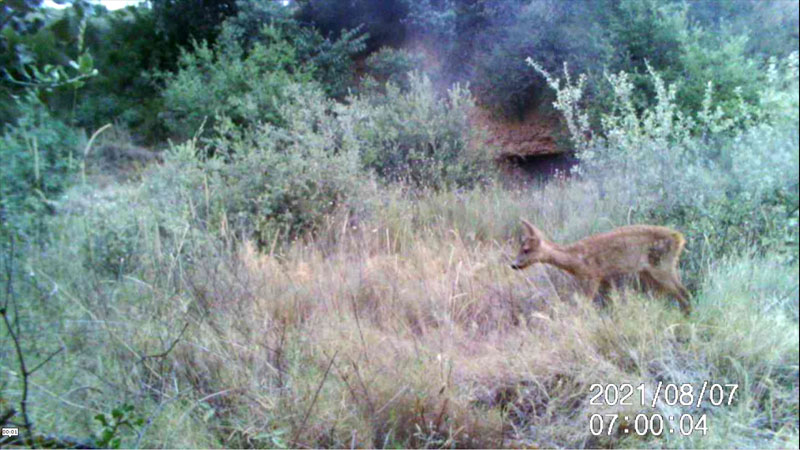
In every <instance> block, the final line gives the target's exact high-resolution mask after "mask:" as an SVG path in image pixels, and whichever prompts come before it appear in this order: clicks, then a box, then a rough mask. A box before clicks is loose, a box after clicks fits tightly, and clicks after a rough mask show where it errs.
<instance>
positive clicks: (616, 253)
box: [567, 225, 683, 277]
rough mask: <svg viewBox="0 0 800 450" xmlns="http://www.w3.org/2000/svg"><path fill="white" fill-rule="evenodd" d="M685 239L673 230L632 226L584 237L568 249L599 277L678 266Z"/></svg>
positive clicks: (650, 226)
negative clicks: (678, 258)
mask: <svg viewBox="0 0 800 450" xmlns="http://www.w3.org/2000/svg"><path fill="white" fill-rule="evenodd" d="M682 248H683V236H682V235H681V234H680V233H679V232H677V231H675V230H672V229H670V228H667V227H660V226H655V225H629V226H625V227H620V228H617V229H614V230H612V231H609V232H606V233H601V234H596V235H593V236H589V237H587V238H584V239H582V240H580V241H578V242H575V243H574V244H572V245H570V246H569V247H567V251H569V252H570V253H573V254H575V255H577V256H578V257H580V258H581V259H582V260H583V261H584V262H585V263H586V264H587V265H588V267H589V270H590V271H591V272H592V273H593V274H594V275H596V276H602V277H604V276H609V275H613V274H626V273H635V272H639V271H641V270H644V269H646V268H649V267H662V266H663V267H667V266H670V265H672V264H674V263H675V261H676V260H677V256H678V255H679V253H680V251H681V249H682Z"/></svg>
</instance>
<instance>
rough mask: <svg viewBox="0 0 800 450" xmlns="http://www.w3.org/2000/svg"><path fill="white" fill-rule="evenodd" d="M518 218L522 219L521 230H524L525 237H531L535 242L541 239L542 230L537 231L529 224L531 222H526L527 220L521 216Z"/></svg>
mask: <svg viewBox="0 0 800 450" xmlns="http://www.w3.org/2000/svg"><path fill="white" fill-rule="evenodd" d="M520 220H521V221H522V228H523V230H525V237H526V238H528V239H532V240H534V241H537V243H538V241H541V240H542V232H541V231H539V230H538V229H537V228H536V227H535V226H533V225H531V223H530V222H528V221H527V220H525V219H522V218H520Z"/></svg>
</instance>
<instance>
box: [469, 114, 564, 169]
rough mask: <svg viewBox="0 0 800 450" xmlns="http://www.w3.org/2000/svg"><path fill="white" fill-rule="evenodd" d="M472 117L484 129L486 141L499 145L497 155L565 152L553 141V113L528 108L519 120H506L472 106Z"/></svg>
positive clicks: (554, 125)
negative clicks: (542, 113)
mask: <svg viewBox="0 0 800 450" xmlns="http://www.w3.org/2000/svg"><path fill="white" fill-rule="evenodd" d="M471 120H472V123H473V126H477V127H479V128H481V129H483V130H484V131H485V132H486V136H485V138H486V143H487V144H488V145H489V146H490V147H494V148H497V149H498V154H497V156H498V157H499V158H502V159H513V158H528V157H531V156H547V155H560V154H562V153H564V150H563V149H561V148H559V147H558V145H556V139H555V130H556V129H557V127H558V120H557V119H556V118H555V117H547V116H543V115H541V114H537V113H536V112H530V113H528V114H526V115H525V119H523V120H522V121H519V122H516V121H505V120H498V119H496V118H494V117H492V114H491V113H490V112H489V111H486V110H484V109H481V108H475V109H474V110H473V112H472V115H471Z"/></svg>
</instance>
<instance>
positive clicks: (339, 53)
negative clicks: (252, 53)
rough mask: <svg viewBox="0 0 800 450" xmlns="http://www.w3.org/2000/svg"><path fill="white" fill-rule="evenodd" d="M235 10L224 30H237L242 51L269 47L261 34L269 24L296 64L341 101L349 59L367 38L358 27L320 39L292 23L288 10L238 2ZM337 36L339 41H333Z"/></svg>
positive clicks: (350, 77) (348, 83) (349, 76)
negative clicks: (290, 49) (289, 48)
mask: <svg viewBox="0 0 800 450" xmlns="http://www.w3.org/2000/svg"><path fill="white" fill-rule="evenodd" d="M237 6H238V9H239V11H238V14H237V15H236V16H235V17H232V18H230V19H228V21H227V22H226V27H231V28H233V29H236V30H237V39H238V40H239V42H241V43H242V45H243V47H244V49H245V50H246V51H249V50H250V49H251V48H252V46H253V44H254V43H256V42H261V43H263V44H267V45H268V44H269V41H268V40H266V41H265V39H264V35H263V34H262V33H261V29H262V28H263V27H264V26H265V25H267V24H269V25H270V26H271V27H274V28H277V29H280V31H281V33H282V35H283V36H285V38H286V40H287V41H289V42H290V43H291V45H292V46H293V47H294V48H295V49H296V52H297V59H298V61H300V62H301V63H302V64H303V65H305V66H307V67H308V69H309V70H310V71H311V72H312V73H313V76H314V79H315V80H317V81H318V82H319V83H320V84H321V85H322V87H323V89H324V90H325V92H326V93H327V94H328V95H329V96H331V97H336V98H341V97H344V96H345V95H346V94H347V90H348V89H349V88H351V87H353V85H354V82H355V77H354V70H353V56H355V55H356V54H359V53H361V52H363V51H364V49H365V48H366V40H367V38H368V35H367V34H365V33H363V32H362V29H361V28H362V27H361V26H355V27H353V28H352V29H347V28H342V29H339V30H336V33H328V34H326V35H324V36H323V34H322V33H320V31H319V30H317V29H316V28H314V27H312V26H309V25H308V23H301V22H299V21H298V20H297V19H295V18H294V16H293V15H292V10H291V9H290V8H287V7H285V6H283V5H280V4H278V3H275V2H251V1H239V2H238V4H237ZM337 34H338V36H339V37H338V38H337V39H333V36H335V35H337Z"/></svg>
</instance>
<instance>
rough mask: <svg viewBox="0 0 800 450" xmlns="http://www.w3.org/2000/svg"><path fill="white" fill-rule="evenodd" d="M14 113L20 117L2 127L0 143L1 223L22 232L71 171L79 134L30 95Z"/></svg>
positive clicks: (45, 205) (35, 218)
mask: <svg viewBox="0 0 800 450" xmlns="http://www.w3.org/2000/svg"><path fill="white" fill-rule="evenodd" d="M18 109H19V111H20V112H21V115H20V117H19V118H18V119H17V121H16V123H15V124H13V125H6V127H5V129H4V131H3V136H2V142H1V143H0V161H2V162H3V163H2V165H0V225H1V226H2V228H3V231H7V229H6V227H9V229H10V230H12V231H14V232H18V233H23V234H25V233H28V232H31V231H33V228H32V227H33V225H34V224H36V223H39V220H38V219H39V218H40V217H41V215H42V214H43V213H44V212H46V211H48V210H49V209H50V201H51V200H52V199H53V197H54V196H56V195H57V194H59V193H60V192H61V191H62V190H63V189H64V187H65V186H66V185H67V183H68V182H69V180H70V178H71V176H72V175H73V174H74V173H75V169H77V167H78V164H77V161H78V160H77V158H76V154H77V151H78V144H79V142H80V135H79V134H78V133H77V132H76V131H75V130H73V129H71V128H69V127H68V126H67V125H65V124H64V123H63V122H61V121H59V120H57V119H55V118H53V117H52V116H51V115H50V113H49V112H48V111H47V109H46V108H45V107H44V105H43V104H42V103H41V102H39V101H38V100H37V99H36V97H35V96H34V95H33V94H29V95H28V96H27V97H26V98H25V99H23V100H21V101H19V102H18Z"/></svg>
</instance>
